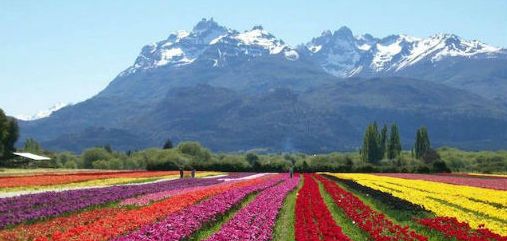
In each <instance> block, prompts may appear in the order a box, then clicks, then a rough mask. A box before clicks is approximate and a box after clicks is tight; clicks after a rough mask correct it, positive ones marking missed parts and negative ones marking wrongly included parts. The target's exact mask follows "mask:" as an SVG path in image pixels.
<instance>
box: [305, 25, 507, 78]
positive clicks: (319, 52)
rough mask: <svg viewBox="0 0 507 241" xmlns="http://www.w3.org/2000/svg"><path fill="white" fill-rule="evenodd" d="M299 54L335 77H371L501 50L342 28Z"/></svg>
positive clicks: (443, 38)
mask: <svg viewBox="0 0 507 241" xmlns="http://www.w3.org/2000/svg"><path fill="white" fill-rule="evenodd" d="M299 51H301V52H304V53H305V55H306V56H308V57H309V58H310V59H312V60H313V61H315V62H316V63H318V64H319V65H320V66H321V67H322V68H323V69H324V70H325V71H326V72H328V73H330V74H332V75H334V76H337V77H342V78H343V77H352V76H372V75H376V74H385V73H395V72H399V71H402V70H404V69H407V68H408V67H411V66H414V65H417V64H420V63H431V64H437V63H438V62H439V61H443V60H448V59H451V58H493V57H498V56H499V55H503V58H505V49H501V48H497V47H493V46H490V45H487V44H484V43H482V42H479V41H477V40H465V39H462V38H460V37H459V36H456V35H454V34H435V35H432V36H430V37H428V38H418V37H412V36H407V35H391V36H387V37H385V38H375V37H373V36H371V35H369V34H365V35H359V36H353V34H352V31H351V30H350V29H348V28H347V27H342V28H340V29H339V30H337V31H335V32H333V33H332V32H331V31H325V32H323V33H322V35H321V36H319V37H317V38H314V39H312V40H311V41H310V42H309V43H307V44H305V45H303V46H301V47H300V48H299Z"/></svg>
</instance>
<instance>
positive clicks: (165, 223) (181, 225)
mask: <svg viewBox="0 0 507 241" xmlns="http://www.w3.org/2000/svg"><path fill="white" fill-rule="evenodd" d="M285 178H286V175H276V176H273V177H270V178H267V180H266V181H263V182H261V183H259V184H256V185H252V186H246V187H241V188H235V189H232V190H229V191H227V192H225V193H222V194H218V195H216V196H214V197H212V198H210V199H208V200H205V201H203V202H200V203H198V204H195V205H193V206H190V207H188V208H185V209H183V210H181V211H178V212H176V213H174V214H171V215H169V216H168V217H167V218H166V219H164V220H162V221H161V222H158V223H155V224H149V225H146V226H144V227H142V228H140V229H139V230H137V231H135V232H133V233H130V234H128V235H126V236H122V237H119V238H117V239H115V240H116V241H127V240H129V241H135V240H181V239H184V238H186V237H189V236H190V235H191V234H192V233H194V232H195V231H197V230H199V229H200V228H201V227H202V226H203V225H204V224H206V223H208V222H212V221H214V220H216V219H217V218H218V217H220V216H221V215H224V214H225V213H226V212H227V211H228V210H230V209H231V208H232V207H233V206H235V205H238V204H239V203H240V202H241V200H243V199H244V198H245V197H246V196H248V195H249V194H251V193H254V192H257V191H261V190H264V189H266V188H269V187H271V186H273V185H276V184H278V183H279V182H280V181H282V180H284V179H285Z"/></svg>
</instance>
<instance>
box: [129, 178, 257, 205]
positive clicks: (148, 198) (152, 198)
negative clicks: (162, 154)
mask: <svg viewBox="0 0 507 241" xmlns="http://www.w3.org/2000/svg"><path fill="white" fill-rule="evenodd" d="M257 175H258V174H257ZM257 175H252V174H250V173H235V174H232V175H231V174H229V175H228V176H227V177H228V178H227V180H228V181H241V180H248V179H253V178H251V177H254V176H255V178H256V177H260V176H257ZM261 176H262V175H261ZM210 180H216V183H213V184H217V183H220V182H224V181H225V179H224V178H212V179H210ZM204 188H206V186H196V187H189V188H184V189H175V190H169V191H162V192H157V193H150V194H146V195H141V196H137V197H133V198H128V199H126V200H123V201H122V202H121V203H120V206H128V205H135V206H145V205H148V204H150V203H151V202H156V201H160V200H162V199H166V198H169V197H171V196H174V195H178V194H181V193H187V192H193V191H199V190H202V189H204Z"/></svg>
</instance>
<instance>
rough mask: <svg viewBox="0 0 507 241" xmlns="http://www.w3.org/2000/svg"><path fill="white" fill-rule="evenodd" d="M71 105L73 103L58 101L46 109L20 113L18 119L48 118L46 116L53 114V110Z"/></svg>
mask: <svg viewBox="0 0 507 241" xmlns="http://www.w3.org/2000/svg"><path fill="white" fill-rule="evenodd" d="M69 105H71V104H69V103H63V102H58V103H56V104H55V105H53V106H51V107H50V108H48V109H46V110H41V111H38V112H37V113H36V114H33V115H19V116H16V119H18V120H24V121H32V120H38V119H42V118H46V117H49V116H50V115H51V114H53V112H55V111H58V110H60V109H62V108H63V107H66V106H69Z"/></svg>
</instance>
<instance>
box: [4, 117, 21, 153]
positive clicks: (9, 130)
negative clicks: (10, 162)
mask: <svg viewBox="0 0 507 241" xmlns="http://www.w3.org/2000/svg"><path fill="white" fill-rule="evenodd" d="M18 136H19V128H18V123H17V122H16V119H14V118H10V117H7V116H6V115H5V113H4V111H3V110H2V109H0V160H4V159H7V158H9V157H11V155H12V152H14V151H15V150H16V148H15V147H14V144H16V141H17V140H18Z"/></svg>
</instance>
